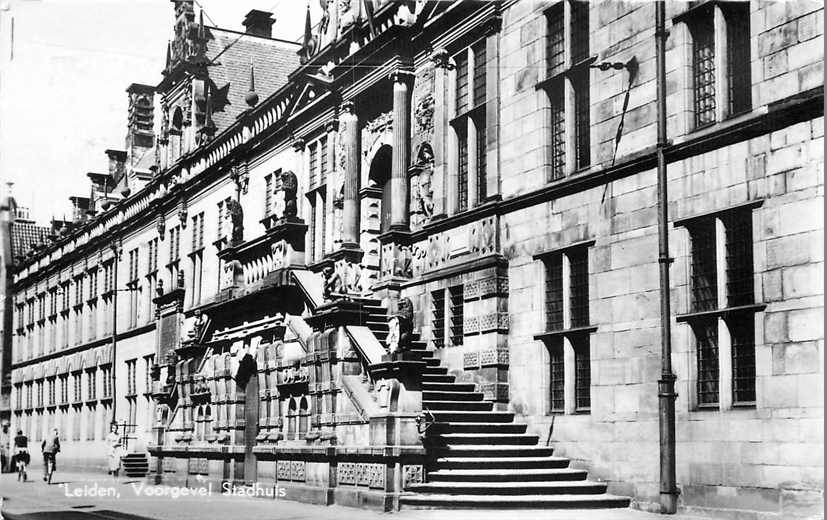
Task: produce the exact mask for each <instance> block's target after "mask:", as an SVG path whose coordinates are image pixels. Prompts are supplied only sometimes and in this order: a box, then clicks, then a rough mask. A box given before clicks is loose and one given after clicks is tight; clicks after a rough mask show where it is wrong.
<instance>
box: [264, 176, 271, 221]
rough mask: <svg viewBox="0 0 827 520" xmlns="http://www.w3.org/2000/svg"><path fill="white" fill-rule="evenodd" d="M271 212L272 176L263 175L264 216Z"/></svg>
mask: <svg viewBox="0 0 827 520" xmlns="http://www.w3.org/2000/svg"><path fill="white" fill-rule="evenodd" d="M272 212H273V176H272V175H265V176H264V216H265V217H269V216H270V214H271V213H272Z"/></svg>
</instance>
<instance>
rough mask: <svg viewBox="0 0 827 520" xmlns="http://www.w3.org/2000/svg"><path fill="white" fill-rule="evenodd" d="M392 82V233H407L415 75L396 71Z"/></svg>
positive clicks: (392, 75)
mask: <svg viewBox="0 0 827 520" xmlns="http://www.w3.org/2000/svg"><path fill="white" fill-rule="evenodd" d="M390 77H391V81H393V157H392V160H391V198H392V200H391V226H390V227H391V229H393V230H400V231H407V230H408V197H409V195H408V163H409V160H408V159H409V148H410V142H411V139H410V127H411V124H410V113H411V107H410V89H409V84H410V82H411V81H412V80H413V73H411V72H410V71H405V70H396V71H394V72H392V73H391V76H390Z"/></svg>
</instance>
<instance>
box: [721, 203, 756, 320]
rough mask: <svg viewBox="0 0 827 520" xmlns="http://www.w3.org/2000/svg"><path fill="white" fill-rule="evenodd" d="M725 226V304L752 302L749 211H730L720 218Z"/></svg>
mask: <svg viewBox="0 0 827 520" xmlns="http://www.w3.org/2000/svg"><path fill="white" fill-rule="evenodd" d="M722 220H723V222H724V228H725V229H726V274H727V282H726V284H727V305H728V306H729V307H737V306H739V305H749V304H751V303H754V302H755V290H754V285H753V259H752V214H751V213H750V212H749V211H740V212H736V211H733V212H730V213H728V214H726V215H725V216H724V217H723V218H722Z"/></svg>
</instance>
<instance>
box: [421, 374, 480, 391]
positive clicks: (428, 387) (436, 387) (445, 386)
mask: <svg viewBox="0 0 827 520" xmlns="http://www.w3.org/2000/svg"><path fill="white" fill-rule="evenodd" d="M425 377H429V376H425ZM431 377H433V376H431ZM446 377H454V376H446ZM475 388H476V387H475V386H474V384H473V383H454V382H450V383H438V382H431V381H424V382H423V383H422V391H423V392H473V391H474V390H475Z"/></svg>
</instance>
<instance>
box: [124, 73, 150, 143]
mask: <svg viewBox="0 0 827 520" xmlns="http://www.w3.org/2000/svg"><path fill="white" fill-rule="evenodd" d="M126 93H127V94H128V95H129V113H128V116H127V117H128V120H127V133H126V147H127V151H128V152H130V153H131V155H133V156H134V155H138V156H139V157H140V156H141V154H142V153H143V151H144V150H146V149H148V148H152V147H153V145H154V144H155V133H154V132H153V123H154V121H155V87H151V86H149V85H141V84H140V83H133V84H131V85H129V87H128V88H127V89H126ZM132 148H138V149H139V150H137V154H136V151H135V150H132Z"/></svg>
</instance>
